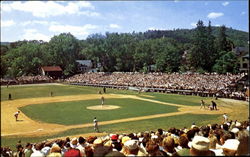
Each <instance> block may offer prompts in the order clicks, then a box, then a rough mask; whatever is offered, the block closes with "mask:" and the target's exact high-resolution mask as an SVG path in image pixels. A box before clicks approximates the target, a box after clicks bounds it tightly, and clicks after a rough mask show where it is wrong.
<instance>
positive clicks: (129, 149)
mask: <svg viewBox="0 0 250 157" xmlns="http://www.w3.org/2000/svg"><path fill="white" fill-rule="evenodd" d="M123 147H124V155H126V156H137V154H138V152H139V145H138V141H136V140H128V141H126V142H125V143H124V146H123Z"/></svg>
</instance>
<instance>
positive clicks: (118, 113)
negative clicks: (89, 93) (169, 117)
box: [20, 99, 177, 125]
mask: <svg viewBox="0 0 250 157" xmlns="http://www.w3.org/2000/svg"><path fill="white" fill-rule="evenodd" d="M100 103H101V102H100V100H86V101H71V102H60V103H48V104H36V105H29V106H25V107H22V108H20V110H21V111H22V112H23V113H25V114H26V115H28V116H29V117H30V118H31V119H35V120H40V121H43V122H48V123H57V124H63V125H72V124H84V123H90V122H92V119H93V117H97V118H98V119H99V120H102V121H107V120H114V119H122V118H130V117H138V116H145V115H152V114H160V113H169V112H177V107H175V106H166V105H161V104H157V103H152V102H146V101H141V100H134V99H106V100H105V104H107V105H117V106H120V107H121V108H119V109H115V110H106V111H105V110H103V111H100V110H98V111H96V110H87V109H86V107H87V106H95V105H100ZM131 111H133V112H131ZM66 115H67V116H66Z"/></svg>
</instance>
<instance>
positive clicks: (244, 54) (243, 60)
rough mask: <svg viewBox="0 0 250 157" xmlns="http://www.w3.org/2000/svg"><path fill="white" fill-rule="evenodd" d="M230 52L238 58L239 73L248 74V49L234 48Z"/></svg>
mask: <svg viewBox="0 0 250 157" xmlns="http://www.w3.org/2000/svg"><path fill="white" fill-rule="evenodd" d="M232 51H233V52H234V53H235V54H236V56H237V58H238V61H239V70H240V72H244V73H248V72H249V54H248V49H247V48H245V47H236V48H234V49H233V50H232Z"/></svg>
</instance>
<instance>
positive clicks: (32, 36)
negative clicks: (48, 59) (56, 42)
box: [22, 29, 50, 41]
mask: <svg viewBox="0 0 250 157" xmlns="http://www.w3.org/2000/svg"><path fill="white" fill-rule="evenodd" d="M24 32H25V33H24V34H23V35H22V38H23V39H26V40H43V41H49V40H50V37H49V36H47V35H44V34H42V33H39V32H38V31H37V30H36V29H26V30H24ZM23 39H22V40H23Z"/></svg>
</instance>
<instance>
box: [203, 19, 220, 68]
mask: <svg viewBox="0 0 250 157" xmlns="http://www.w3.org/2000/svg"><path fill="white" fill-rule="evenodd" d="M214 40H215V37H214V36H213V34H212V26H211V21H209V23H208V27H207V42H206V52H205V55H204V58H205V59H204V62H205V65H204V69H205V70H207V71H209V72H211V71H212V66H213V65H214V64H215V60H216V57H217V56H216V49H215V45H214Z"/></svg>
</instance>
